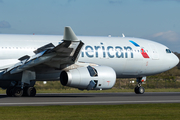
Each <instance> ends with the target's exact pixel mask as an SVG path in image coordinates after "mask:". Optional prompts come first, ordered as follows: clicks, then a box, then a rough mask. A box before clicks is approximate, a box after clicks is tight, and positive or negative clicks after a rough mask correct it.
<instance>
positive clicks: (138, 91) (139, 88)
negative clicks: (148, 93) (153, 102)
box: [134, 77, 146, 94]
mask: <svg viewBox="0 0 180 120" xmlns="http://www.w3.org/2000/svg"><path fill="white" fill-rule="evenodd" d="M144 81H146V77H143V78H137V83H138V84H137V86H136V87H135V88H134V92H135V93H136V94H143V93H144V92H145V89H144V87H142V86H141V84H142V82H144Z"/></svg>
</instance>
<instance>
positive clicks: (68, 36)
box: [63, 27, 79, 41]
mask: <svg viewBox="0 0 180 120" xmlns="http://www.w3.org/2000/svg"><path fill="white" fill-rule="evenodd" d="M63 40H68V41H79V40H78V38H77V37H76V35H75V33H74V32H73V30H72V29H71V27H65V28H64V37H63Z"/></svg>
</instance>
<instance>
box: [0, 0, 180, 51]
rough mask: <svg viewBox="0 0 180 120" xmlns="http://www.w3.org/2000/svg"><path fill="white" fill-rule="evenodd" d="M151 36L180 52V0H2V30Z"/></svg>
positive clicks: (0, 7) (3, 31)
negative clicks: (70, 30) (67, 29)
mask: <svg viewBox="0 0 180 120" xmlns="http://www.w3.org/2000/svg"><path fill="white" fill-rule="evenodd" d="M65 26H71V28H72V29H73V30H74V32H75V33H76V35H85V36H108V35H111V36H122V33H124V34H125V36H126V37H137V38H145V39H150V40H153V41H156V42H159V43H162V44H164V45H166V46H168V47H169V48H170V49H171V50H172V51H174V52H179V53H180V0H0V34H33V33H35V34H47V35H62V34H63V32H64V27H65Z"/></svg>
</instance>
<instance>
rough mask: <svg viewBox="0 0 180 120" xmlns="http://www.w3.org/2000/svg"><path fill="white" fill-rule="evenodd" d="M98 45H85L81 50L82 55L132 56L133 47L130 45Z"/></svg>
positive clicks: (96, 56)
mask: <svg viewBox="0 0 180 120" xmlns="http://www.w3.org/2000/svg"><path fill="white" fill-rule="evenodd" d="M100 44H101V45H100V46H90V45H87V46H85V47H84V50H82V53H81V56H82V57H85V56H87V57H89V58H98V57H100V56H102V57H103V58H107V57H109V58H133V57H134V55H133V49H132V48H131V47H130V46H124V47H120V46H115V47H113V46H106V47H105V46H104V45H103V43H100Z"/></svg>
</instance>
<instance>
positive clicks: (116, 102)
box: [0, 100, 180, 105]
mask: <svg viewBox="0 0 180 120" xmlns="http://www.w3.org/2000/svg"><path fill="white" fill-rule="evenodd" d="M177 102H180V100H159V101H158V100H157V101H89V102H31V103H30V102H27V103H0V105H67V104H71V105H72V104H110V103H111V104H112V103H114V104H118V103H119V104H121V103H123V104H124V103H132V104H133V103H177Z"/></svg>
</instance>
